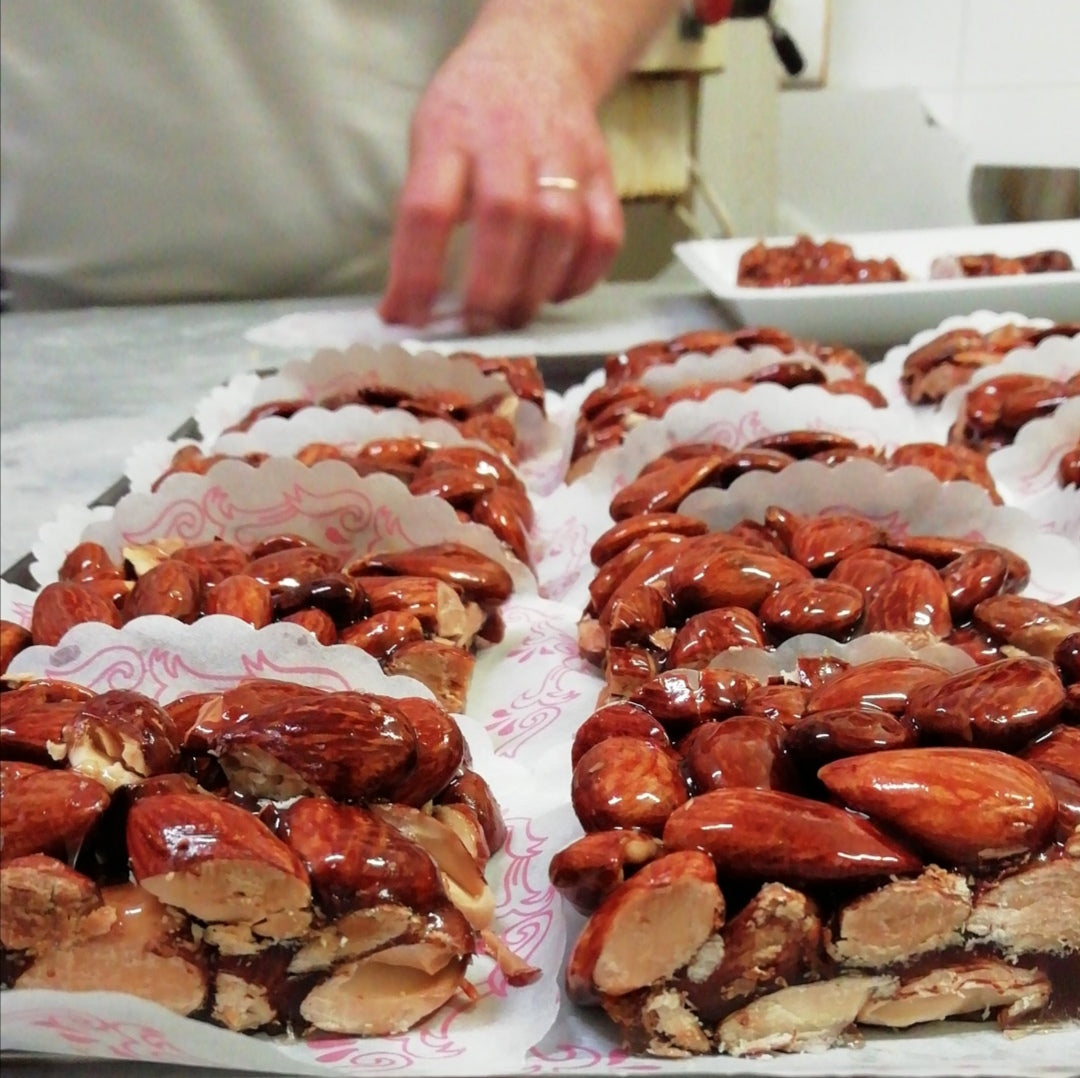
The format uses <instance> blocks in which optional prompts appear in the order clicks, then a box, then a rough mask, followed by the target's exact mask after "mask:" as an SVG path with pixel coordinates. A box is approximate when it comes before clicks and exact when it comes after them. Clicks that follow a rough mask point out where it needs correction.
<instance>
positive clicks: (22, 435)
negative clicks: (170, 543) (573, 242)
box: [0, 274, 724, 570]
mask: <svg viewBox="0 0 1080 1078" xmlns="http://www.w3.org/2000/svg"><path fill="white" fill-rule="evenodd" d="M371 302H372V301H371V300H370V299H369V300H367V301H365V300H363V299H347V298H336V299H322V300H269V301H262V302H251V303H219V304H197V305H181V306H162V307H144V308H125V307H116V308H94V309H88V310H79V311H53V312H34V313H25V314H19V313H6V314H4V315H3V316H2V317H0V521H2V527H0V569H3V570H6V569H7V568H9V567H10V566H11V565H12V564H13V563H14V562H16V561H17V560H18V559H19V558H21V557H22V556H23V555H24V554H25V553H26V552H27V551H28V550H29V549H30V547H31V545H32V543H33V541H34V539H35V538H36V536H37V534H38V531H39V529H40V527H41V525H42V524H44V523H46V522H48V521H50V520H52V519H53V518H54V516H55V513H56V509H57V507H58V506H60V505H62V504H78V505H85V504H87V503H89V502H91V501H92V500H93V499H95V498H96V497H97V496H98V495H99V494H101V493H102V492H103V491H104V490H106V489H107V488H108V487H109V486H111V485H112V484H113V483H114V482H115V481H116V480H117V479H118V478H120V476H121V475H122V474H123V470H124V462H125V460H126V459H127V457H128V454H129V452H130V451H131V449H132V447H133V446H135V445H137V444H139V443H140V442H144V441H150V440H160V439H162V438H164V437H166V436H167V435H168V434H169V433H170V432H172V431H173V430H175V429H176V428H177V427H178V426H180V425H181V424H182V423H183V422H184V421H185V419H187V418H188V417H189V416H190V415H191V414H192V410H193V408H194V406H195V404H196V403H197V402H198V401H199V400H200V399H202V398H203V397H204V396H205V395H206V394H207V393H208V392H209V391H210V390H211V389H212V388H213V387H214V386H216V385H218V384H220V383H221V382H223V381H225V380H227V379H228V378H229V377H230V376H232V375H234V374H236V373H238V372H241V371H252V370H261V369H268V368H274V367H278V366H280V365H281V364H282V363H284V362H286V361H288V360H289V359H294V358H305V357H307V356H309V355H310V354H311V353H312V351H313V349H312V348H311V347H308V346H305V345H303V344H296V345H289V344H282V345H280V346H266V345H259V344H256V343H253V342H252V341H251V340H250V339H248V338H247V337H245V333H246V332H247V331H248V330H250V329H252V328H253V327H256V326H260V325H264V324H266V323H268V322H270V321H272V320H274V319H277V318H280V317H283V316H285V315H292V314H301V313H315V312H324V311H327V312H347V311H354V310H362V309H365V308H367V307H370V305H371ZM653 310H655V311H657V312H658V313H657V318H656V323H655V324H656V331H657V333H666V332H668V330H669V329H670V327H671V326H672V325H673V324H674V325H678V324H682V323H685V324H684V326H683V328H686V329H691V328H700V327H701V326H703V325H723V324H724V322H723V320H722V318H721V316H720V315H719V313H718V312H716V311H715V310H714V309H713V308H712V305H711V303H710V302H709V301H708V300H707V299H706V298H705V297H704V295H703V294H702V293H701V291H700V288H699V287H698V286H696V285H695V284H694V283H693V282H692V281H690V280H689V279H687V278H685V277H683V276H680V275H678V274H676V275H675V277H674V279H673V280H669V281H667V282H665V283H663V284H660V283H655V284H654V283H652V282H647V283H642V284H625V285H607V286H604V287H602V288H600V289H597V290H596V291H595V292H594V293H592V294H591V295H589V296H586V297H583V298H581V299H579V300H576V301H573V302H572V303H569V304H565V305H563V306H560V307H558V308H553V309H552V313H550V314H547V315H545V316H543V317H542V318H541V319H539V320H538V321H537V322H536V323H534V324H533V325H532V326H530V327H529V329H528V331H527V333H526V334H523V335H522V339H523V340H527V341H528V342H529V343H530V344H536V343H537V342H541V343H542V342H543V340H544V339H545V338H548V337H551V339H552V340H554V339H555V338H554V337H553V336H551V335H552V334H556V333H558V334H562V335H565V334H566V333H567V332H568V331H572V330H574V329H575V328H581V329H585V328H587V327H589V326H592V325H595V324H596V323H598V322H610V321H611V320H612V319H616V318H618V317H620V315H621V314H622V313H623V312H625V316H626V318H627V319H636V320H637V324H638V325H640V326H641V329H642V332H645V331H647V330H648V329H649V328H650V326H651V324H652V323H651V321H650V315H649V312H651V311H653ZM643 311H644V312H645V314H644V318H643ZM671 311H674V312H675V313H674V314H672V313H670V312H671ZM581 373H582V376H584V375H585V373H587V372H586V371H585V370H584V369H583V370H582V372H581Z"/></svg>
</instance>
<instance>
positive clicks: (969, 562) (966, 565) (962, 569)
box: [941, 547, 1008, 625]
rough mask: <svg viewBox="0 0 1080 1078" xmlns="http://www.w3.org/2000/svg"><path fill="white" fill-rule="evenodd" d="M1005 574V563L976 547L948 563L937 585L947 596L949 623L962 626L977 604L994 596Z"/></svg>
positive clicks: (997, 555)
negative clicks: (950, 616)
mask: <svg viewBox="0 0 1080 1078" xmlns="http://www.w3.org/2000/svg"><path fill="white" fill-rule="evenodd" d="M1007 573H1008V566H1007V565H1006V563H1005V559H1004V558H1003V557H1002V556H1001V554H1000V552H999V551H997V550H995V549H993V548H992V547H976V548H975V549H974V550H970V551H968V553H966V554H961V555H960V557H959V558H957V559H956V560H955V561H951V562H949V564H948V565H946V566H945V568H944V569H942V570H941V581H942V583H943V584H944V585H945V592H946V594H947V595H948V596H949V609H950V611H951V612H952V617H953V621H954V622H956V623H957V624H958V625H960V624H963V623H964V622H965V621H967V620H968V619H969V618H970V617H971V612H972V611H973V610H974V609H975V607H976V606H977V605H978V604H979V603H981V602H982V601H983V600H984V599H989V598H990V597H991V596H993V595H997V593H998V592H999V591H1000V590H1001V588H1002V585H1004V583H1005V577H1006V575H1007Z"/></svg>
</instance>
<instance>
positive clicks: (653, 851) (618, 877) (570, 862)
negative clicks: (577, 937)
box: [548, 828, 664, 916]
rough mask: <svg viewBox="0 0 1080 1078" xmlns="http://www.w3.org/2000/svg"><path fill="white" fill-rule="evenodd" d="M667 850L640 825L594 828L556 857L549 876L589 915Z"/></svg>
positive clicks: (556, 885)
mask: <svg viewBox="0 0 1080 1078" xmlns="http://www.w3.org/2000/svg"><path fill="white" fill-rule="evenodd" d="M663 849H664V848H663V845H662V844H661V842H660V840H659V839H658V838H656V837H655V836H654V835H650V834H648V833H646V832H645V831H640V830H637V829H636V828H622V829H618V830H612V831H593V832H592V833H591V834H588V835H583V836H582V837H581V838H579V839H576V840H575V841H574V842H571V843H570V845H569V846H566V847H564V848H563V849H562V850H560V851H559V852H558V853H556V854H555V856H554V857H552V859H551V864H550V866H549V869H548V877H549V879H550V880H551V883H552V886H553V887H554V888H555V889H556V890H557V891H558V892H559V894H561V895H562V896H563V898H565V899H566V900H567V901H568V902H569V903H570V905H572V906H573V907H574V909H576V910H577V911H578V912H579V913H583V914H585V915H586V916H588V915H589V914H591V913H593V912H594V911H595V910H596V909H597V908H598V907H599V905H600V904H601V902H603V901H604V899H606V898H607V896H608V895H610V894H611V893H612V892H613V891H614V890H616V888H618V887H619V886H620V885H621V884H622V883H623V882H625V880H626V879H628V878H629V876H630V875H631V874H632V872H634V871H636V870H637V869H639V868H640V867H641V866H642V865H645V864H648V863H649V862H650V861H654V860H656V858H657V857H659V856H660V855H661V854H662V853H663Z"/></svg>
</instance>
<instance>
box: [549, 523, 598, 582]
mask: <svg viewBox="0 0 1080 1078" xmlns="http://www.w3.org/2000/svg"><path fill="white" fill-rule="evenodd" d="M589 547H590V543H589V534H588V529H587V528H586V527H585V525H584V524H582V523H581V521H579V520H568V521H564V522H563V523H562V524H561V526H560V527H559V528H558V529H552V530H551V531H547V530H544V529H542V528H540V527H539V526H538V527H537V538H536V548H537V549H538V550H542V551H543V555H542V556H541V559H540V561H539V563H538V564H537V567H536V571H537V576H538V578H539V581H540V594H541V595H542V596H543V597H544V598H545V599H555V600H558V599H561V598H562V597H563V596H564V595H565V594H566V593H567V592H568V591H570V589H571V588H572V587H573V586H574V585H575V584H576V583H577V582H578V580H580V579H581V574H582V573H584V572H586V571H589V570H592V568H593V565H592V562H591V561H590V560H589ZM549 573H554V574H555V575H554V576H550V577H549V575H548V574H549Z"/></svg>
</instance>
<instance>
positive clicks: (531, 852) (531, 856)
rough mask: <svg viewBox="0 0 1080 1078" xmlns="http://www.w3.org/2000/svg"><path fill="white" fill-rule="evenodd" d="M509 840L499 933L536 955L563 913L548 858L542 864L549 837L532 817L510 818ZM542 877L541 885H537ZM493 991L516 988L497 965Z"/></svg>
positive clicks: (519, 950) (522, 952)
mask: <svg viewBox="0 0 1080 1078" xmlns="http://www.w3.org/2000/svg"><path fill="white" fill-rule="evenodd" d="M506 828H507V834H506V844H505V845H504V847H503V850H502V853H503V856H504V857H505V858H506V860H507V864H506V867H505V871H504V873H503V880H502V887H501V889H500V891H499V892H497V893H496V895H495V900H496V906H497V908H498V911H499V925H498V928H499V934H500V935H501V936H502V938H503V940H504V941H505V942H506V944H507V946H509V948H510V950H512V951H513V952H514V954H516V955H517V956H518V957H519V958H523V959H524V960H525V961H526V962H528V961H530V960H531V959H532V956H533V955H534V954H535V953H536V952H537V950H538V948H539V947H540V945H541V944H542V943H543V942H544V940H545V939H546V938H547V936H548V934H549V933H550V932H551V928H552V925H553V924H554V922H555V919H556V917H558V916H559V915H560V911H559V902H560V899H559V896H558V893H557V892H556V890H555V888H554V887H552V886H551V885H550V883H549V882H548V878H547V868H546V864H547V859H546V858H544V861H543V863H542V864H540V863H538V860H537V859H538V858H542V857H543V855H544V851H545V849H546V844H547V839H546V837H545V836H544V835H539V834H537V833H536V831H535V829H534V826H533V823H532V821H531V820H528V819H524V818H522V819H508V820H507V821H506ZM536 877H539V882H540V884H541V885H540V886H537V882H536ZM487 988H488V990H489V991H490V992H491V994H492V995H495V996H499V997H503V996H505V995H506V994H507V992H508V991H512V989H510V986H509V985H508V984H507V983H506V978H505V977H504V976H503V973H502V971H501V970H500V969H499V968H498V967H496V968H495V969H493V970H492V971H491V974H490V975H489V976H488V979H487Z"/></svg>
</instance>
